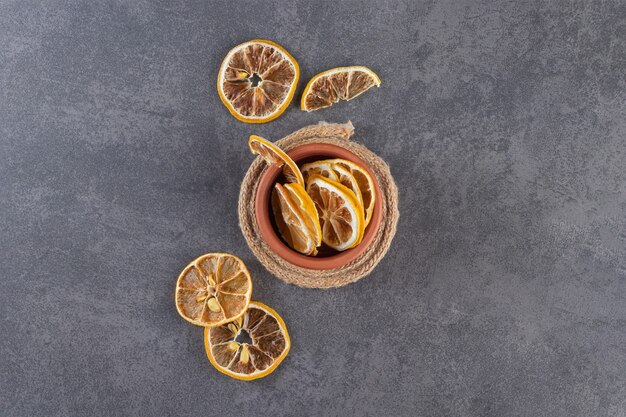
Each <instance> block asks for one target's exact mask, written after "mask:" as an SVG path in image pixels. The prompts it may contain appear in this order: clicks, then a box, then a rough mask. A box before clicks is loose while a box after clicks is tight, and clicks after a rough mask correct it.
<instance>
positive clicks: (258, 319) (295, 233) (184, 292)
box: [175, 39, 380, 380]
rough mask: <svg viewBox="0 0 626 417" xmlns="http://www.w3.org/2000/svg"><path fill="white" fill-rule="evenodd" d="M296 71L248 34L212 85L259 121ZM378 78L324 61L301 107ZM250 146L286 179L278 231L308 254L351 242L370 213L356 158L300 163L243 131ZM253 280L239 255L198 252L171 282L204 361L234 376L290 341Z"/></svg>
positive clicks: (278, 51) (276, 354) (271, 112)
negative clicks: (255, 292) (255, 296)
mask: <svg viewBox="0 0 626 417" xmlns="http://www.w3.org/2000/svg"><path fill="white" fill-rule="evenodd" d="M299 78H300V68H299V66H298V63H297V62H296V60H295V59H294V58H293V57H292V56H291V55H290V54H289V52H287V51H286V50H285V49H284V48H283V47H281V46H280V45H278V44H276V43H274V42H271V41H268V40H259V39H255V40H252V41H249V42H245V43H242V44H240V45H238V46H236V47H234V48H233V49H231V50H230V51H229V52H228V54H227V55H226V58H224V61H223V62H222V65H221V67H220V71H219V74H218V80H217V90H218V93H219V96H220V98H221V100H222V102H223V103H224V105H225V106H226V108H227V109H228V111H229V112H230V113H231V114H232V115H233V116H234V117H236V118H237V119H238V120H240V121H242V122H246V123H266V122H269V121H271V120H274V119H276V118H277V117H279V116H280V115H281V114H282V113H283V112H284V111H285V110H286V108H287V107H288V106H289V103H290V102H291V100H292V98H293V96H294V93H295V91H296V88H297V85H298V80H299ZM374 86H376V87H378V86H380V78H378V76H377V75H376V74H375V73H374V72H373V71H372V70H370V69H369V68H366V67H363V66H351V67H340V68H333V69H331V70H328V71H324V72H321V73H319V74H317V75H315V76H314V77H313V78H311V80H310V81H309V82H308V83H307V85H306V87H305V89H304V92H303V94H302V100H301V103H300V108H301V109H302V110H304V111H307V112H310V111H314V110H318V109H322V108H325V107H329V106H331V105H333V104H334V103H337V102H338V101H340V100H344V101H349V100H352V99H353V98H355V97H357V96H359V95H361V94H362V93H364V92H365V91H367V90H369V89H370V88H372V87H374ZM248 143H249V146H250V149H251V150H252V152H253V153H256V154H259V155H261V156H262V157H263V158H264V159H265V160H266V161H267V162H268V163H270V164H275V165H278V166H280V167H282V169H283V173H284V177H285V179H286V183H285V184H280V183H276V184H275V187H274V190H273V194H272V211H273V213H274V220H275V222H276V225H277V228H278V230H279V232H280V234H281V236H282V238H283V240H284V241H285V242H286V243H287V244H288V245H289V246H290V247H291V248H293V249H294V250H296V251H298V252H300V253H302V254H305V255H310V256H315V255H316V254H317V253H318V248H319V247H320V246H322V244H325V245H326V246H328V247H330V248H332V249H334V250H337V251H343V250H346V249H349V248H353V247H355V246H356V245H358V244H359V243H360V242H361V240H362V239H363V234H364V231H365V227H367V224H368V223H369V221H370V219H371V217H372V211H373V209H374V202H375V200H376V195H375V192H374V183H373V181H372V178H371V176H370V175H369V173H368V172H367V171H366V170H365V169H363V168H362V167H360V166H359V165H357V164H355V163H353V162H350V161H347V160H344V159H330V160H323V161H317V162H312V163H308V164H305V165H303V166H302V167H301V168H299V167H298V166H297V165H296V164H295V163H294V161H293V160H292V159H291V158H290V157H289V156H288V155H287V154H286V153H285V152H283V151H282V150H281V149H279V148H277V147H276V146H275V145H273V144H272V143H271V142H268V141H266V140H265V139H263V138H260V137H258V136H251V137H250V141H249V142H248ZM251 296H252V280H251V279H250V273H249V272H248V269H247V268H246V266H245V264H244V263H243V261H242V260H241V259H239V258H237V257H236V256H233V255H230V254H227V253H207V254H205V255H202V256H200V257H199V258H197V259H195V260H194V261H192V262H191V263H190V264H189V265H187V267H186V268H185V269H184V270H183V271H182V272H181V274H180V276H179V277H178V280H177V282H176V291H175V302H176V309H177V310H178V313H179V314H180V315H181V316H182V317H183V318H184V319H185V320H187V321H188V322H190V323H192V324H195V325H197V326H203V327H204V344H205V348H206V353H207V356H208V358H209V361H210V362H211V364H213V366H214V367H215V368H216V369H217V370H218V371H220V372H222V373H224V374H226V375H229V376H231V377H233V378H237V379H242V380H252V379H257V378H262V377H264V376H266V375H268V374H270V373H272V372H273V371H274V369H276V367H277V366H278V365H279V364H280V363H281V361H282V360H283V359H284V358H285V356H287V353H288V352H289V348H290V346H291V342H290V340H289V333H287V327H286V326H285V323H284V322H283V320H282V318H281V317H280V316H279V315H278V313H276V312H275V311H274V310H272V309H271V308H270V307H268V306H266V305H265V304H262V303H260V302H257V301H251V300H250V298H251Z"/></svg>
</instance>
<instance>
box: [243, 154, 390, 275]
mask: <svg viewBox="0 0 626 417" xmlns="http://www.w3.org/2000/svg"><path fill="white" fill-rule="evenodd" d="M287 154H288V155H289V156H290V157H291V159H293V160H294V161H295V162H296V164H298V166H302V164H304V163H307V162H312V161H318V160H320V159H333V158H343V159H347V160H349V161H352V162H354V163H357V164H359V165H360V166H362V167H363V168H365V169H366V170H367V171H368V172H369V174H370V175H371V176H372V178H373V179H374V186H375V190H376V201H375V202H374V211H373V214H372V220H371V221H370V223H369V224H368V225H367V228H366V229H365V234H364V235H363V240H362V241H361V243H360V244H359V245H357V246H356V247H354V248H352V249H348V250H345V251H343V252H336V251H334V250H332V249H330V248H324V247H322V248H321V250H320V253H319V254H318V256H305V255H302V254H300V253H298V252H296V251H295V250H293V249H291V248H290V247H289V246H287V244H286V243H284V242H283V240H282V239H281V237H280V234H279V233H278V231H277V229H276V226H275V224H274V219H273V217H274V215H273V213H272V207H271V201H270V198H271V194H272V190H273V188H274V184H275V183H276V182H277V181H279V182H284V177H283V176H282V171H281V169H280V168H277V167H274V166H271V167H268V169H267V170H265V173H264V174H263V175H262V176H261V179H260V180H259V187H258V189H257V192H256V198H255V202H254V204H255V208H254V209H255V214H256V219H257V223H258V225H259V231H260V232H261V237H262V238H263V240H264V241H265V243H267V245H268V246H269V247H270V249H271V250H272V251H274V252H275V253H276V254H277V255H278V256H280V257H281V258H283V259H284V260H286V261H287V262H289V263H292V264H294V265H297V266H300V267H303V268H308V269H318V270H323V269H332V268H338V267H341V266H343V265H346V264H348V263H350V262H351V261H353V260H354V259H356V258H357V257H358V256H359V255H361V254H362V253H363V252H364V251H365V249H367V247H368V246H369V245H370V244H371V243H372V241H373V240H374V237H375V236H376V233H378V228H379V226H380V222H381V219H382V200H381V192H380V187H379V186H378V181H377V180H376V177H375V176H374V173H373V172H372V170H371V169H370V167H369V166H367V164H366V163H365V162H364V161H363V160H362V159H361V158H359V157H358V156H356V155H355V154H353V153H352V152H350V151H348V150H347V149H344V148H342V147H339V146H335V145H331V144H326V143H315V144H307V145H301V146H298V147H296V148H294V149H292V150H290V151H289V152H287Z"/></svg>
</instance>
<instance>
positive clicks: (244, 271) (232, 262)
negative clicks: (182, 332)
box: [175, 253, 252, 327]
mask: <svg viewBox="0 0 626 417" xmlns="http://www.w3.org/2000/svg"><path fill="white" fill-rule="evenodd" d="M251 295H252V280H251V279H250V273H249V272H248V268H246V265H245V264H244V263H243V261H242V260H241V259H239V258H238V257H236V256H233V255H229V254H227V253H207V254H206V255H202V256H200V257H199V258H197V259H195V260H194V261H192V262H191V263H190V264H189V265H187V267H185V269H183V272H181V274H180V276H179V277H178V281H177V282H176V293H175V299H176V309H177V310H178V313H179V314H180V315H181V316H182V317H183V318H184V319H185V320H187V321H188V322H190V323H193V324H195V325H198V326H206V327H212V326H219V325H221V324H224V323H228V322H229V321H232V320H235V319H236V318H237V317H240V316H242V315H243V314H244V313H245V312H246V309H247V308H248V304H249V303H250V296H251Z"/></svg>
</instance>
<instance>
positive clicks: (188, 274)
mask: <svg viewBox="0 0 626 417" xmlns="http://www.w3.org/2000/svg"><path fill="white" fill-rule="evenodd" d="M251 296H252V280H251V278H250V273H249V272H248V268H246V265H245V264H244V263H243V261H242V260H241V259H239V258H238V257H236V256H233V255H229V254H227V253H207V254H206V255H202V256H201V257H199V258H197V259H195V260H194V261H192V262H191V263H190V264H189V265H187V267H186V268H185V269H184V270H183V272H182V273H181V274H180V276H179V277H178V281H177V282H176V292H175V301H176V309H177V310H178V313H179V314H180V315H181V316H182V317H183V318H184V319H185V320H187V321H188V322H190V323H192V324H195V325H197V326H203V327H204V346H205V348H206V353H207V356H208V358H209V361H210V362H211V364H213V366H214V367H215V368H216V369H217V370H218V371H220V372H222V373H224V374H226V375H228V376H231V377H233V378H236V379H241V380H252V379H257V378H262V377H264V376H266V375H269V374H270V373H272V372H273V371H274V369H276V367H277V366H278V365H279V364H280V363H281V362H282V360H283V359H284V358H285V356H287V353H288V352H289V348H290V346H291V342H290V340H289V333H287V327H286V326H285V322H284V321H283V319H282V318H281V317H280V316H279V315H278V313H276V311H274V310H273V309H271V308H270V307H268V306H266V305H265V304H263V303H260V302H258V301H250V297H251Z"/></svg>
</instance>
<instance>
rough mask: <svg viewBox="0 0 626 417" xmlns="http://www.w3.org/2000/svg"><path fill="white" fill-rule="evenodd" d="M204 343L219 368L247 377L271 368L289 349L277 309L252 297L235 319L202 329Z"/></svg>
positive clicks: (265, 372) (252, 376)
mask: <svg viewBox="0 0 626 417" xmlns="http://www.w3.org/2000/svg"><path fill="white" fill-rule="evenodd" d="M204 346H205V349H206V353H207V357H208V358H209V361H210V362H211V364H212V365H213V366H214V367H215V368H216V369H217V370H218V371H220V372H222V373H223V374H226V375H228V376H230V377H233V378H236V379H240V380H244V381H250V380H253V379H258V378H262V377H264V376H266V375H269V374H271V373H272V372H274V370H275V369H276V367H278V365H279V364H280V363H281V362H282V361H283V359H285V357H286V356H287V354H288V353H289V349H290V348H291V340H290V339H289V333H288V332H287V326H285V322H284V321H283V319H282V318H281V317H280V316H279V315H278V313H276V311H274V310H273V309H272V308H270V307H268V306H266V305H265V304H263V303H260V302H258V301H252V302H250V305H249V306H248V310H247V311H246V313H245V314H244V315H243V317H241V318H239V319H238V320H235V321H233V322H231V323H227V324H223V325H221V326H219V327H213V328H207V329H205V330H204Z"/></svg>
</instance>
